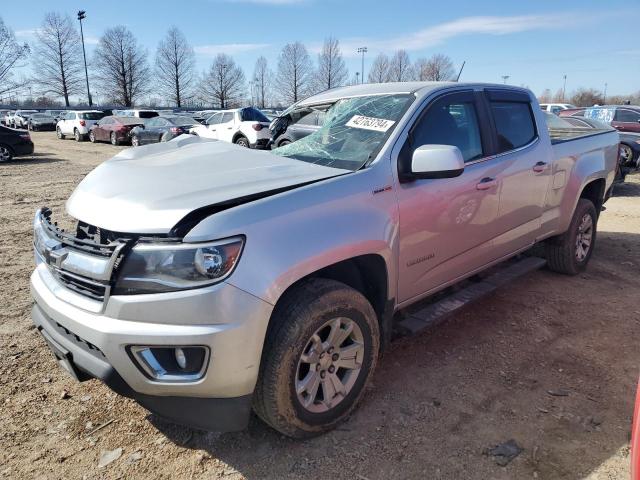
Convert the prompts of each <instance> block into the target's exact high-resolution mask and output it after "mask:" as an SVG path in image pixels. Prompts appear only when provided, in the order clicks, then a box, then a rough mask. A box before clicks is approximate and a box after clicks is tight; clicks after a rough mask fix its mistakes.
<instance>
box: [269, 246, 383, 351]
mask: <svg viewBox="0 0 640 480" xmlns="http://www.w3.org/2000/svg"><path fill="white" fill-rule="evenodd" d="M311 278H326V279H329V280H336V281H338V282H342V283H344V284H345V285H347V286H349V287H351V288H353V289H354V290H357V291H358V292H360V293H361V294H362V295H364V297H365V298H366V299H367V300H368V301H369V303H371V306H372V307H373V310H374V311H375V312H376V316H377V317H378V323H379V325H380V333H381V345H380V351H381V352H382V351H383V350H385V347H386V346H387V345H388V343H389V341H390V340H391V320H392V316H393V309H394V306H395V299H390V298H389V289H388V272H387V265H386V263H385V261H384V258H383V257H382V256H380V255H378V254H367V255H360V256H357V257H353V258H349V259H346V260H342V261H340V262H337V263H334V264H332V265H328V266H326V267H323V268H321V269H320V270H317V271H315V272H312V273H310V274H308V275H306V276H304V277H302V278H300V279H299V280H297V281H296V282H294V283H293V284H291V285H290V286H289V287H288V288H287V289H286V290H285V291H284V292H283V293H282V295H280V298H279V299H278V302H276V305H275V307H274V311H276V310H277V308H278V304H279V303H280V302H281V301H282V299H283V298H285V296H286V295H287V293H289V292H291V291H292V290H293V289H295V288H296V287H297V286H298V285H300V284H302V283H304V282H305V281H307V280H309V279H311Z"/></svg>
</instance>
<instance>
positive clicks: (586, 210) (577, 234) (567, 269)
mask: <svg viewBox="0 0 640 480" xmlns="http://www.w3.org/2000/svg"><path fill="white" fill-rule="evenodd" d="M597 222H598V214H597V212H596V207H595V206H594V205H593V202H591V200H587V199H586V198H581V199H580V200H578V205H577V206H576V209H575V211H574V212H573V218H572V219H571V224H570V225H569V229H568V230H567V231H566V232H565V233H564V234H562V235H559V236H558V237H555V238H552V239H549V240H548V241H547V242H546V244H545V253H546V257H547V265H548V267H549V269H551V270H553V271H554V272H558V273H564V274H566V275H577V274H578V273H580V272H582V271H583V270H584V269H585V268H586V267H587V263H589V259H590V258H591V254H592V253H593V248H594V247H595V243H596V225H597Z"/></svg>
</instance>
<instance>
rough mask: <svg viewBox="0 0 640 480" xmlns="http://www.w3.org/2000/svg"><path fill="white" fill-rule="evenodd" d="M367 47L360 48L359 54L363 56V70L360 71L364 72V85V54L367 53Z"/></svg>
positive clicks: (362, 81) (362, 80)
mask: <svg viewBox="0 0 640 480" xmlns="http://www.w3.org/2000/svg"><path fill="white" fill-rule="evenodd" d="M367 51H368V50H367V47H359V48H358V53H361V54H362V68H361V69H360V71H361V72H362V79H361V83H364V54H365V53H367Z"/></svg>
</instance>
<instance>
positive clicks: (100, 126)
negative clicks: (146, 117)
mask: <svg viewBox="0 0 640 480" xmlns="http://www.w3.org/2000/svg"><path fill="white" fill-rule="evenodd" d="M143 124H144V121H143V120H141V119H140V118H137V117H114V116H109V117H104V118H101V119H100V121H98V122H97V123H96V124H95V125H93V126H92V127H91V130H89V140H91V142H92V143H93V142H111V144H112V145H120V144H121V143H129V142H130V141H131V138H130V137H129V132H130V131H131V129H132V128H134V127H137V126H139V125H143Z"/></svg>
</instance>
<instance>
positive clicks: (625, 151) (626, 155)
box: [620, 145, 633, 165]
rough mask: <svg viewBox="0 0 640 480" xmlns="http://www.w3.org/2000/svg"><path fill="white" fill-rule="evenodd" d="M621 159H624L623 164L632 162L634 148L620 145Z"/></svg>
mask: <svg viewBox="0 0 640 480" xmlns="http://www.w3.org/2000/svg"><path fill="white" fill-rule="evenodd" d="M620 159H621V160H622V164H623V165H626V164H627V163H631V160H632V159H633V150H631V147H630V146H629V145H620Z"/></svg>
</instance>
